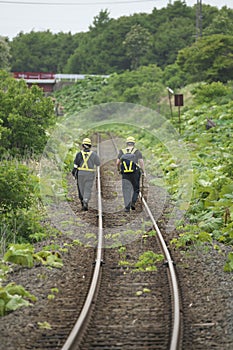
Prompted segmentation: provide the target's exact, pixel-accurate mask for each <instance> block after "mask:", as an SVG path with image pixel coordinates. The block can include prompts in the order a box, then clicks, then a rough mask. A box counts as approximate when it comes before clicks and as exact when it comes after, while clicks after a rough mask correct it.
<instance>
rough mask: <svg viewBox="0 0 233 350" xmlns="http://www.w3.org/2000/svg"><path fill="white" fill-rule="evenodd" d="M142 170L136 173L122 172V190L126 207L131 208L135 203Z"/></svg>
mask: <svg viewBox="0 0 233 350" xmlns="http://www.w3.org/2000/svg"><path fill="white" fill-rule="evenodd" d="M140 176H141V172H140V170H139V169H138V170H136V171H135V172H134V173H125V174H122V191H123V197H124V204H125V208H126V209H130V206H131V203H133V204H135V203H136V201H137V199H138V195H139V191H140Z"/></svg>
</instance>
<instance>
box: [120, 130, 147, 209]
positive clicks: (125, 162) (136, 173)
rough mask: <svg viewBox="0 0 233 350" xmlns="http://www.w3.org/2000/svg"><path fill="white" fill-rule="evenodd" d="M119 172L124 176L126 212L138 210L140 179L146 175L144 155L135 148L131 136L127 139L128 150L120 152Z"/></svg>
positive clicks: (123, 189) (123, 186)
mask: <svg viewBox="0 0 233 350" xmlns="http://www.w3.org/2000/svg"><path fill="white" fill-rule="evenodd" d="M116 166H117V170H118V171H119V172H120V173H121V174H122V191H123V197H124V204H125V212H130V209H132V210H135V209H136V202H137V199H138V195H139V191H140V177H141V174H143V175H145V167H144V161H143V158H142V153H141V152H140V151H139V150H138V149H137V148H135V138H134V137H132V136H129V137H128V138H127V139H126V148H125V149H121V150H120V151H119V154H118V157H117V161H116Z"/></svg>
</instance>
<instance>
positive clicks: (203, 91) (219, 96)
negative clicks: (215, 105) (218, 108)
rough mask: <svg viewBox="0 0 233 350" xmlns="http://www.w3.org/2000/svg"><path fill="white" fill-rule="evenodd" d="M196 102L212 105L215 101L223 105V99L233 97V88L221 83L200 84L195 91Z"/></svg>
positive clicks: (193, 91)
mask: <svg viewBox="0 0 233 350" xmlns="http://www.w3.org/2000/svg"><path fill="white" fill-rule="evenodd" d="M192 93H193V94H194V95H195V97H194V98H195V101H196V102H197V103H200V104H202V103H211V102H213V101H215V102H217V101H218V102H219V103H221V101H222V100H223V97H224V96H226V97H228V99H227V101H229V98H232V97H233V93H232V88H230V87H228V86H226V85H224V84H223V83H221V82H220V81H218V82H213V83H211V84H199V85H197V86H196V87H195V88H194V89H193V90H192Z"/></svg>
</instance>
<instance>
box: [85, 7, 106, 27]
mask: <svg viewBox="0 0 233 350" xmlns="http://www.w3.org/2000/svg"><path fill="white" fill-rule="evenodd" d="M109 15H110V13H109V11H108V10H107V9H106V10H101V11H100V13H99V14H98V15H97V16H95V17H94V19H93V26H92V25H91V26H89V29H90V31H101V30H103V29H104V28H105V27H106V25H107V24H108V23H109V21H110V16H109Z"/></svg>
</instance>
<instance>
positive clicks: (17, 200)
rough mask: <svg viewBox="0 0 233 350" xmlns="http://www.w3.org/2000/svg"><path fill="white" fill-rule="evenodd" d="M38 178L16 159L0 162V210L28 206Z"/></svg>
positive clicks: (32, 197) (31, 200)
mask: <svg viewBox="0 0 233 350" xmlns="http://www.w3.org/2000/svg"><path fill="white" fill-rule="evenodd" d="M37 183H38V180H37V178H36V177H35V176H33V175H32V173H31V171H30V169H29V168H28V167H27V166H25V165H23V164H20V163H18V162H17V161H7V160H3V161H2V162H1V163H0V193H1V197H0V210H2V211H3V212H4V211H7V210H15V209H18V208H27V209H28V208H29V207H30V205H31V204H32V202H33V200H34V193H35V188H36V186H37Z"/></svg>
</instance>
